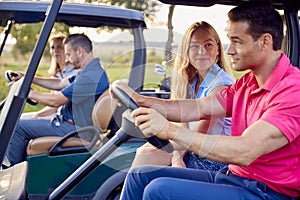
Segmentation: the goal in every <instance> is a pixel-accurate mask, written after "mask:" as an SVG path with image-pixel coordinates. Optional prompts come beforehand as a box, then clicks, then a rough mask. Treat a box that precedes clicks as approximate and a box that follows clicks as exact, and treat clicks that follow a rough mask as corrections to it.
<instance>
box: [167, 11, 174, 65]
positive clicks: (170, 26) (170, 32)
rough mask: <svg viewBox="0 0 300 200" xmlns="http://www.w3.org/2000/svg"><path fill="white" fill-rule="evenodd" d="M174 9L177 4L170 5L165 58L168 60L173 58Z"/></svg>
mask: <svg viewBox="0 0 300 200" xmlns="http://www.w3.org/2000/svg"><path fill="white" fill-rule="evenodd" d="M174 9H175V5H170V7H169V14H168V40H167V43H166V50H165V58H166V61H167V62H168V61H170V60H172V43H173V24H172V18H173V13H174Z"/></svg>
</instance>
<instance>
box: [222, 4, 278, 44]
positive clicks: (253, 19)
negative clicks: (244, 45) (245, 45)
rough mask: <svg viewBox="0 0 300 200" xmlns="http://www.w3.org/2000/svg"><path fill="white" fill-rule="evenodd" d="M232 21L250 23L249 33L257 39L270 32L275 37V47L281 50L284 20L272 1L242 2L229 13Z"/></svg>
mask: <svg viewBox="0 0 300 200" xmlns="http://www.w3.org/2000/svg"><path fill="white" fill-rule="evenodd" d="M228 17H229V20H230V21H232V22H238V21H244V22H247V23H248V24H249V28H248V33H249V34H250V35H251V36H252V37H253V39H254V40H255V41H256V40H258V38H259V37H260V36H261V35H262V34H264V33H269V34H271V35H272V38H273V49H274V50H279V49H280V48H281V44H282V40H283V22H282V18H281V16H280V14H279V13H278V11H276V10H275V9H274V7H273V5H272V4H271V3H268V2H265V1H251V2H245V3H242V4H240V5H239V6H237V7H235V8H233V9H231V10H230V11H229V13H228Z"/></svg>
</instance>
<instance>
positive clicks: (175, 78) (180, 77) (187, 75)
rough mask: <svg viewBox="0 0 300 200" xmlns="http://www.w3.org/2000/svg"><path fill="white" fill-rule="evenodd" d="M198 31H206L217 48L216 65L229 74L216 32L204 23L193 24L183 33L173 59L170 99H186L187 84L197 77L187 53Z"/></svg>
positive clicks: (187, 95) (188, 93) (187, 94)
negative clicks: (214, 41) (194, 34)
mask: <svg viewBox="0 0 300 200" xmlns="http://www.w3.org/2000/svg"><path fill="white" fill-rule="evenodd" d="M198 30H206V31H208V32H209V33H210V34H211V35H212V36H213V38H214V39H215V40H216V43H217V44H218V48H219V54H218V57H217V61H216V63H217V64H218V65H219V66H220V67H221V68H223V69H224V71H226V72H228V73H229V74H231V69H230V68H229V67H228V65H227V64H226V61H225V57H224V50H223V46H222V43H221V40H220V37H219V35H218V33H217V32H216V30H215V29H214V28H213V27H212V26H211V25H210V24H209V23H207V22H205V21H201V22H195V23H193V24H192V25H191V26H190V27H189V28H188V29H187V30H186V32H185V33H184V35H183V38H182V41H181V45H180V46H179V48H178V51H177V55H176V57H175V61H174V71H173V74H172V83H171V92H172V94H171V98H172V99H186V98H189V96H190V91H189V84H190V83H191V82H192V81H193V80H194V78H195V76H196V75H197V70H196V69H195V68H194V67H193V66H192V65H191V64H190V60H189V56H188V51H189V45H190V42H191V38H192V35H193V33H194V32H196V31H198Z"/></svg>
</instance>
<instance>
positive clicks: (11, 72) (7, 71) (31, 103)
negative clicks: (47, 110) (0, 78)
mask: <svg viewBox="0 0 300 200" xmlns="http://www.w3.org/2000/svg"><path fill="white" fill-rule="evenodd" d="M11 75H15V76H16V73H15V72H13V71H11V70H6V71H5V73H4V76H5V78H6V80H7V82H8V83H10V82H12V79H11V78H10V76H11ZM26 102H27V103H29V104H30V105H33V106H36V105H37V104H38V102H37V101H34V100H32V99H28V98H27V100H26Z"/></svg>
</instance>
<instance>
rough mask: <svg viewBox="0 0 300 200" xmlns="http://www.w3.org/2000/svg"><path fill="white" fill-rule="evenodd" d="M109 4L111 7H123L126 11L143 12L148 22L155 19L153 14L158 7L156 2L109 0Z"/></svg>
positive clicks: (145, 0)
mask: <svg viewBox="0 0 300 200" xmlns="http://www.w3.org/2000/svg"><path fill="white" fill-rule="evenodd" d="M105 1H107V0H105ZM110 3H111V5H116V6H124V7H125V8H128V9H134V10H138V11H141V12H144V13H145V16H146V18H147V19H149V20H150V21H151V20H153V19H154V18H155V13H156V12H157V11H158V10H159V7H160V4H159V3H158V2H157V1H156V0H111V1H110Z"/></svg>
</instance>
